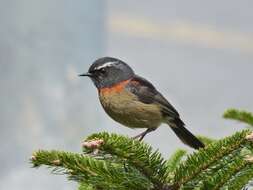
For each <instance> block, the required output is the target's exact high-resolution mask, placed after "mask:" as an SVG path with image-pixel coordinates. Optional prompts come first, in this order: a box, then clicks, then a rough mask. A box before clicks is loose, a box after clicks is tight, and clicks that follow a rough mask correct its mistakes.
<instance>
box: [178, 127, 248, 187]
mask: <svg viewBox="0 0 253 190" xmlns="http://www.w3.org/2000/svg"><path fill="white" fill-rule="evenodd" d="M248 133H249V131H247V130H245V131H242V132H237V133H236V134H235V135H233V136H231V137H228V138H225V139H223V140H220V141H217V142H216V143H212V144H210V145H209V146H207V147H206V148H205V149H201V150H200V151H198V152H195V153H193V154H192V155H189V156H188V158H187V160H186V161H185V162H184V163H182V164H180V165H179V167H178V168H177V170H176V172H175V179H174V180H175V181H174V184H175V185H176V186H177V187H181V186H182V185H184V184H187V182H189V181H192V180H193V179H194V178H195V177H197V176H198V175H199V174H201V173H202V172H203V171H205V170H208V169H209V167H213V164H215V162H217V161H218V160H220V159H222V158H223V157H225V156H228V155H229V154H231V153H233V152H234V151H235V150H237V149H239V148H240V147H241V146H243V145H244V144H247V143H248V141H247V140H246V138H245V137H246V135H247V134H248Z"/></svg>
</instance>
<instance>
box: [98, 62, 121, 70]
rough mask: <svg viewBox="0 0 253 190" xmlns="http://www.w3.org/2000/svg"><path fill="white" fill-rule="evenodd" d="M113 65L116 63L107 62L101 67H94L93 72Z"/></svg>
mask: <svg viewBox="0 0 253 190" xmlns="http://www.w3.org/2000/svg"><path fill="white" fill-rule="evenodd" d="M115 63H117V61H113V62H107V63H105V64H103V65H100V66H99V67H96V68H95V70H99V69H102V68H105V67H110V66H112V65H113V64H115Z"/></svg>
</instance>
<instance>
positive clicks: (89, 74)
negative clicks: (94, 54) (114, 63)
mask: <svg viewBox="0 0 253 190" xmlns="http://www.w3.org/2000/svg"><path fill="white" fill-rule="evenodd" d="M78 76H79V77H93V74H91V73H83V74H80V75H78Z"/></svg>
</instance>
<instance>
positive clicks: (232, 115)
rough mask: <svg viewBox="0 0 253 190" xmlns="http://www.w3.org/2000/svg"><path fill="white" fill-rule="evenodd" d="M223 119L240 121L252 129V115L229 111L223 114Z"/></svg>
mask: <svg viewBox="0 0 253 190" xmlns="http://www.w3.org/2000/svg"><path fill="white" fill-rule="evenodd" d="M223 117H224V118H226V119H232V120H237V121H241V122H243V123H247V124H248V125H250V126H252V127H253V114H252V113H250V112H246V111H240V110H237V109H229V110H227V111H226V112H225V113H224V114H223Z"/></svg>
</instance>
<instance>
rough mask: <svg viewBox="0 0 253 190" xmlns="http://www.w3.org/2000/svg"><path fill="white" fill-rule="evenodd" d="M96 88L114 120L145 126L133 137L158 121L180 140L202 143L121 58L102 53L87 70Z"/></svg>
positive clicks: (153, 88)
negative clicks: (169, 128) (166, 125)
mask: <svg viewBox="0 0 253 190" xmlns="http://www.w3.org/2000/svg"><path fill="white" fill-rule="evenodd" d="M79 76H88V77H89V78H91V80H92V81H93V83H94V84H95V86H96V87H97V89H98V94H99V100H100V102H101V104H102V106H103V108H104V110H105V112H106V113H107V114H108V115H109V116H110V117H111V118H112V119H114V120H115V121H117V122H119V123H121V124H123V125H125V126H127V127H130V128H147V129H146V131H144V132H142V133H141V134H139V135H137V136H136V137H135V138H139V139H140V140H142V139H143V138H144V136H145V135H146V134H148V133H150V132H151V131H154V130H156V129H157V128H158V127H159V126H160V125H161V123H166V124H168V125H169V126H170V127H171V129H172V130H173V131H174V132H175V133H176V135H177V136H178V137H179V138H180V139H181V141H182V142H183V143H185V144H187V145H189V146H190V147H192V148H195V149H199V148H202V147H204V144H203V143H202V142H201V141H200V140H198V139H197V138H196V137H195V136H194V135H193V134H192V133H191V132H190V131H188V130H187V129H186V128H185V127H184V126H185V124H184V122H183V121H182V120H181V119H180V116H179V114H178V112H177V110H176V109H175V108H174V107H173V106H172V105H171V104H170V103H169V102H168V101H167V100H166V99H165V98H164V97H163V95H162V94H161V93H160V92H158V91H157V90H156V88H155V87H154V86H153V85H152V84H151V83H150V82H149V81H147V80H146V79H144V78H142V77H140V76H138V75H136V74H135V73H134V71H133V70H132V68H131V67H130V66H129V65H127V64H126V63H125V62H123V61H121V60H119V59H116V58H113V57H102V58H100V59H98V60H96V61H95V62H94V63H93V64H92V65H91V66H90V68H89V71H88V72H87V73H84V74H81V75H79Z"/></svg>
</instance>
